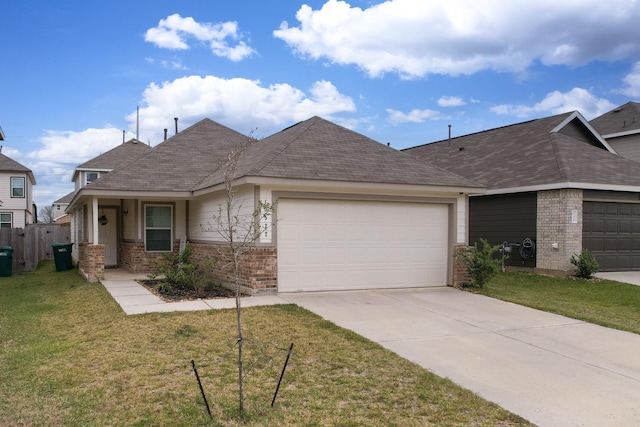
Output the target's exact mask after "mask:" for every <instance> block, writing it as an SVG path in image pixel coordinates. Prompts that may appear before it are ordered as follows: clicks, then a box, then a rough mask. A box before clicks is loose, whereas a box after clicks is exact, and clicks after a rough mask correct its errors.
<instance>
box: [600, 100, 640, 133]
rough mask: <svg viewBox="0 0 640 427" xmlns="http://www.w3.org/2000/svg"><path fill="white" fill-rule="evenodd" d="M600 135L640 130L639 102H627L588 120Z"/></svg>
mask: <svg viewBox="0 0 640 427" xmlns="http://www.w3.org/2000/svg"><path fill="white" fill-rule="evenodd" d="M589 123H590V124H591V125H592V126H593V127H594V128H596V130H597V131H598V132H600V134H601V135H610V134H614V133H620V132H628V131H632V130H640V103H638V102H627V103H626V104H624V105H622V106H620V107H616V108H614V109H613V110H611V111H609V112H608V113H605V114H603V115H601V116H600V117H596V118H595V119H593V120H591V121H590V122H589Z"/></svg>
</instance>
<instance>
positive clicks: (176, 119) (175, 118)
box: [173, 117, 178, 133]
mask: <svg viewBox="0 0 640 427" xmlns="http://www.w3.org/2000/svg"><path fill="white" fill-rule="evenodd" d="M173 120H174V121H175V122H176V133H178V118H177V117H174V118H173Z"/></svg>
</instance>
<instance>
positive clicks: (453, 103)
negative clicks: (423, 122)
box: [438, 96, 467, 107]
mask: <svg viewBox="0 0 640 427" xmlns="http://www.w3.org/2000/svg"><path fill="white" fill-rule="evenodd" d="M466 104H467V103H466V102H465V101H464V99H462V98H461V97H459V96H443V97H442V98H440V99H438V105H439V106H441V107H461V106H463V105H466Z"/></svg>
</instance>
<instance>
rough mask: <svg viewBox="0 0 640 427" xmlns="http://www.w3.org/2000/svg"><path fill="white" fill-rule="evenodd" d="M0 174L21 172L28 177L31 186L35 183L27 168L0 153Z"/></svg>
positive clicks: (31, 173)
mask: <svg viewBox="0 0 640 427" xmlns="http://www.w3.org/2000/svg"><path fill="white" fill-rule="evenodd" d="M0 172H21V173H26V174H27V175H28V176H29V179H30V180H31V183H32V184H35V183H36V179H35V177H34V176H33V172H32V171H31V169H29V168H28V167H26V166H24V165H22V164H20V163H18V162H16V161H15V160H13V159H11V158H9V157H7V156H5V155H4V154H2V153H0Z"/></svg>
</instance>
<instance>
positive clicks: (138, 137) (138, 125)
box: [136, 105, 140, 140]
mask: <svg viewBox="0 0 640 427" xmlns="http://www.w3.org/2000/svg"><path fill="white" fill-rule="evenodd" d="M136 139H137V140H140V106H139V105H136Z"/></svg>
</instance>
